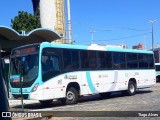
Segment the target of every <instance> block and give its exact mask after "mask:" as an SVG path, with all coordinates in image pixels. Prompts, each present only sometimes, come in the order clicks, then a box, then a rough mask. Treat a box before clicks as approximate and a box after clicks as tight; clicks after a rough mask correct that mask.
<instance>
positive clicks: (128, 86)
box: [9, 42, 156, 104]
mask: <svg viewBox="0 0 160 120" xmlns="http://www.w3.org/2000/svg"><path fill="white" fill-rule="evenodd" d="M9 76H10V90H11V94H12V96H13V98H15V99H20V98H21V97H23V99H34V100H38V101H39V102H40V103H42V104H50V103H51V102H52V101H53V100H61V102H62V103H65V104H75V103H77V100H78V98H79V97H81V96H87V95H93V94H100V96H102V97H107V96H109V95H110V94H111V92H114V91H122V92H123V93H126V94H128V95H134V94H135V93H136V90H137V89H140V88H147V87H151V86H153V85H154V84H155V83H156V77H155V66H154V55H153V52H152V51H146V50H133V49H122V48H112V47H105V46H100V45H96V44H92V45H90V46H81V45H69V44H56V43H49V42H42V43H40V44H38V43H37V44H31V45H25V46H21V47H18V48H15V49H13V50H12V52H11V56H10V73H9ZM21 87H22V88H21ZM21 92H23V95H22V96H21V94H20V93H21Z"/></svg>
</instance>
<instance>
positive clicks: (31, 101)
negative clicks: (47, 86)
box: [9, 98, 38, 107]
mask: <svg viewBox="0 0 160 120" xmlns="http://www.w3.org/2000/svg"><path fill="white" fill-rule="evenodd" d="M34 103H38V100H23V104H34ZM17 105H21V100H14V99H10V98H9V106H11V107H13V106H17Z"/></svg>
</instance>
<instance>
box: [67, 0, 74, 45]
mask: <svg viewBox="0 0 160 120" xmlns="http://www.w3.org/2000/svg"><path fill="white" fill-rule="evenodd" d="M67 8H68V39H69V41H68V42H69V44H72V42H73V41H72V26H71V13H70V0H67Z"/></svg>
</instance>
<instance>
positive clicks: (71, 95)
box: [67, 91, 75, 101]
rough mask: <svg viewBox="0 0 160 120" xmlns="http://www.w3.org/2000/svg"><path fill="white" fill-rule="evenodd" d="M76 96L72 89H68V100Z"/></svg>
mask: <svg viewBox="0 0 160 120" xmlns="http://www.w3.org/2000/svg"><path fill="white" fill-rule="evenodd" d="M74 98H75V96H74V93H72V92H71V91H68V92H67V100H68V101H72V100H74Z"/></svg>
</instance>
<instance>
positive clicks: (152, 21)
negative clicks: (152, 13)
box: [149, 20, 156, 51]
mask: <svg viewBox="0 0 160 120" xmlns="http://www.w3.org/2000/svg"><path fill="white" fill-rule="evenodd" d="M149 22H150V23H151V24H152V51H153V50H154V33H153V32H154V29H153V24H154V23H155V22H156V20H151V21H149Z"/></svg>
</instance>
